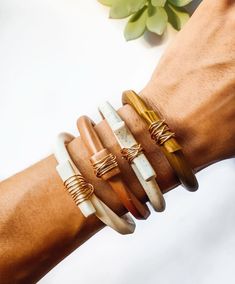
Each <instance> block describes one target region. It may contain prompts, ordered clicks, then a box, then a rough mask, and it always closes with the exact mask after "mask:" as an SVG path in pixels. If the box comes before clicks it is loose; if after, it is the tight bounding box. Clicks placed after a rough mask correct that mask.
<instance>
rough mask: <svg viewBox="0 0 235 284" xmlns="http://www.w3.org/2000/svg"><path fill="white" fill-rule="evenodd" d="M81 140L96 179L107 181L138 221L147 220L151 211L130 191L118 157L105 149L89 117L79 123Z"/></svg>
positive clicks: (83, 118)
mask: <svg viewBox="0 0 235 284" xmlns="http://www.w3.org/2000/svg"><path fill="white" fill-rule="evenodd" d="M77 126H78V130H79V132H80V135H81V138H82V140H83V142H84V144H85V145H86V147H87V149H88V151H89V153H90V155H91V158H90V161H91V164H92V166H93V169H94V173H95V175H96V177H98V178H102V179H103V180H105V181H107V182H108V183H109V184H110V186H111V187H112V188H113V190H114V191H115V192H116V194H117V195H118V197H119V199H120V201H121V202H122V204H123V205H124V206H125V207H126V209H127V210H128V211H129V212H130V213H131V214H132V215H133V216H134V217H136V218H137V219H147V217H148V216H149V215H150V211H149V209H148V207H147V206H146V205H145V204H142V203H141V202H140V201H139V200H138V199H137V197H136V196H135V195H134V194H133V193H132V192H131V191H130V190H129V189H128V187H127V185H126V184H125V183H124V181H123V180H122V177H121V171H120V169H119V167H118V163H117V161H116V157H115V156H114V155H113V154H112V153H110V152H109V150H108V149H106V148H104V146H103V144H102V142H101V140H100V138H99V136H98V133H97V132H96V130H95V128H94V126H95V124H94V122H93V121H92V120H91V119H90V118H89V117H87V116H82V117H80V118H79V119H78V122H77Z"/></svg>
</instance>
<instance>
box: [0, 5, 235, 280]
mask: <svg viewBox="0 0 235 284" xmlns="http://www.w3.org/2000/svg"><path fill="white" fill-rule="evenodd" d="M107 12H108V10H107V9H106V8H104V7H102V6H101V5H99V4H98V3H97V2H96V0H86V1H82V0H76V1H75V0H70V1H69V0H67V1H65V0H64V1H61V0H57V1H56V0H40V1H39V0H38V1H32V0H25V1H16V0H1V1H0V78H1V84H0V94H1V95H0V128H1V132H2V136H1V137H2V138H1V148H0V156H1V159H0V167H1V173H0V179H4V178H6V177H8V176H10V175H12V174H13V173H15V172H17V171H19V170H21V169H23V168H25V167H26V166H29V165H30V164H31V163H33V162H35V161H37V160H39V159H41V158H42V157H44V156H45V155H47V154H49V153H50V152H51V149H52V145H53V142H54V139H55V137H56V134H57V133H58V132H60V131H64V130H65V131H70V132H72V133H74V134H76V133H77V131H76V127H75V122H76V119H77V117H78V116H79V115H81V114H88V115H90V116H92V117H93V118H94V119H96V120H98V117H99V115H98V112H97V111H96V106H98V105H99V104H100V103H101V102H102V101H104V100H106V99H108V100H109V101H110V102H111V103H113V104H114V106H119V105H120V94H121V91H122V90H123V89H126V88H130V87H131V88H134V89H136V90H140V89H141V88H142V87H143V86H144V85H145V83H146V82H147V80H148V78H149V77H150V75H151V73H152V70H153V68H154V66H155V65H156V62H157V60H158V58H159V57H160V55H161V52H162V50H163V49H164V46H162V45H161V46H158V44H159V43H160V42H161V41H159V40H155V39H153V38H152V39H150V42H149V41H148V42H147V41H145V40H144V39H143V40H139V41H134V42H130V43H126V42H125V41H124V39H123V36H122V27H123V24H122V23H119V21H111V20H108V18H107ZM55 100H56V102H57V103H56V106H55V105H54V101H55ZM68 110H70V112H69V111H68ZM234 168H235V162H234V160H230V161H226V162H223V163H220V164H217V165H214V166H212V167H210V168H208V169H207V170H204V171H203V172H201V173H200V174H199V175H198V178H199V182H200V190H199V191H198V192H197V193H189V192H187V191H185V190H183V189H182V188H178V189H177V190H174V191H172V192H170V193H169V194H167V195H166V202H167V209H166V211H165V212H164V213H161V214H152V216H151V217H150V218H149V220H148V221H146V222H143V221H142V222H141V221H140V222H137V230H136V233H135V234H134V235H132V236H125V237H123V236H119V235H118V234H116V233H115V232H113V231H112V230H111V229H105V230H103V231H102V232H100V233H99V234H97V235H96V236H94V237H93V238H92V239H91V240H89V241H88V242H87V243H86V244H84V245H83V246H82V247H81V248H79V249H78V250H76V251H75V252H74V253H73V254H71V255H70V256H69V257H67V258H66V259H65V260H64V261H63V262H62V263H60V264H59V265H58V266H57V267H56V268H55V269H54V270H52V271H51V272H50V273H49V274H48V275H47V276H46V277H44V278H43V279H42V280H41V281H40V283H41V284H61V283H70V284H75V283H76V284H77V283H82V284H94V283H102V284H130V283H135V284H143V283H144V284H156V283H159V284H165V283H166V284H172V283H177V284H178V283H179V284H188V283H190V284H194V283H195V284H198V283H200V284H208V283H209V284H210V283H213V284H221V283H226V284H227V283H234V282H235V272H234V262H235V206H234V204H235V190H234V183H235V175H234ZM91 255H92V258H91V257H90V256H91ZM91 268H92V269H93V270H92V272H90V269H91Z"/></svg>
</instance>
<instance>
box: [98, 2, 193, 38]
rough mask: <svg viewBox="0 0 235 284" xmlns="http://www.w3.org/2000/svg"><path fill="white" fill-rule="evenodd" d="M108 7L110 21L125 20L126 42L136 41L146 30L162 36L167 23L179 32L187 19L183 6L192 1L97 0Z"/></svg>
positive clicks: (187, 15)
mask: <svg viewBox="0 0 235 284" xmlns="http://www.w3.org/2000/svg"><path fill="white" fill-rule="evenodd" d="M98 1H99V2H100V3H102V4H103V5H106V6H109V7H110V12H109V17H110V18H112V19H123V18H127V17H129V19H128V22H127V24H126V27H125V29H124V36H125V39H126V40H133V39H136V38H138V37H140V36H142V35H143V34H144V32H145V31H146V30H148V31H150V32H153V33H155V34H158V35H162V34H163V33H164V31H165V29H166V27H167V23H168V22H169V23H170V24H171V25H172V26H173V27H174V28H175V29H176V30H180V29H181V28H182V26H183V25H184V24H185V23H186V22H187V20H188V19H189V14H188V12H187V11H186V10H185V9H184V6H186V5H187V4H189V3H190V2H192V1H193V0H98Z"/></svg>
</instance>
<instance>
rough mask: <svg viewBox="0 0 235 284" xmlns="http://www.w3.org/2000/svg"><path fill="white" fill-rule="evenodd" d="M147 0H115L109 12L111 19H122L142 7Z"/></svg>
mask: <svg viewBox="0 0 235 284" xmlns="http://www.w3.org/2000/svg"><path fill="white" fill-rule="evenodd" d="M146 2H147V0H115V1H114V3H113V5H112V7H111V9H110V13H109V17H110V18H113V19H122V18H126V17H128V16H130V15H131V14H134V13H135V12H137V11H139V10H140V9H142V8H143V7H144V5H145V3H146Z"/></svg>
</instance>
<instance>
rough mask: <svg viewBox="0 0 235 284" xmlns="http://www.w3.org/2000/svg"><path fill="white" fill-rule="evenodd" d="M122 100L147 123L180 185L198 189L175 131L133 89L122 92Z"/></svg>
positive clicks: (190, 189)
mask: <svg viewBox="0 0 235 284" xmlns="http://www.w3.org/2000/svg"><path fill="white" fill-rule="evenodd" d="M122 102H123V104H129V105H131V106H132V107H133V108H134V109H135V111H136V112H137V113H138V114H139V116H140V117H141V118H142V119H143V120H144V121H145V122H146V123H147V124H148V126H149V132H150V134H151V138H152V139H153V140H154V141H155V142H156V144H157V145H159V146H160V148H161V150H162V152H163V153H164V154H165V156H166V158H167V160H168V162H169V163H170V165H171V166H172V168H173V169H174V171H175V173H176V174H177V176H178V178H179V180H180V181H181V183H182V185H183V186H184V187H185V188H186V189H187V190H189V191H196V190H197V189H198V182H197V179H196V177H195V174H194V172H193V170H192V168H191V167H190V165H189V163H188V162H187V160H186V159H185V157H184V154H183V152H182V148H181V146H180V145H179V144H178V142H177V141H176V139H175V133H173V132H171V131H170V129H169V127H168V125H167V124H166V123H165V121H164V120H163V119H161V117H160V115H159V114H158V113H157V112H156V111H154V110H152V109H149V108H148V107H147V105H146V103H145V102H144V101H143V99H141V98H140V97H139V96H138V95H137V94H136V93H135V92H134V91H132V90H129V91H125V92H123V96H122Z"/></svg>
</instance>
